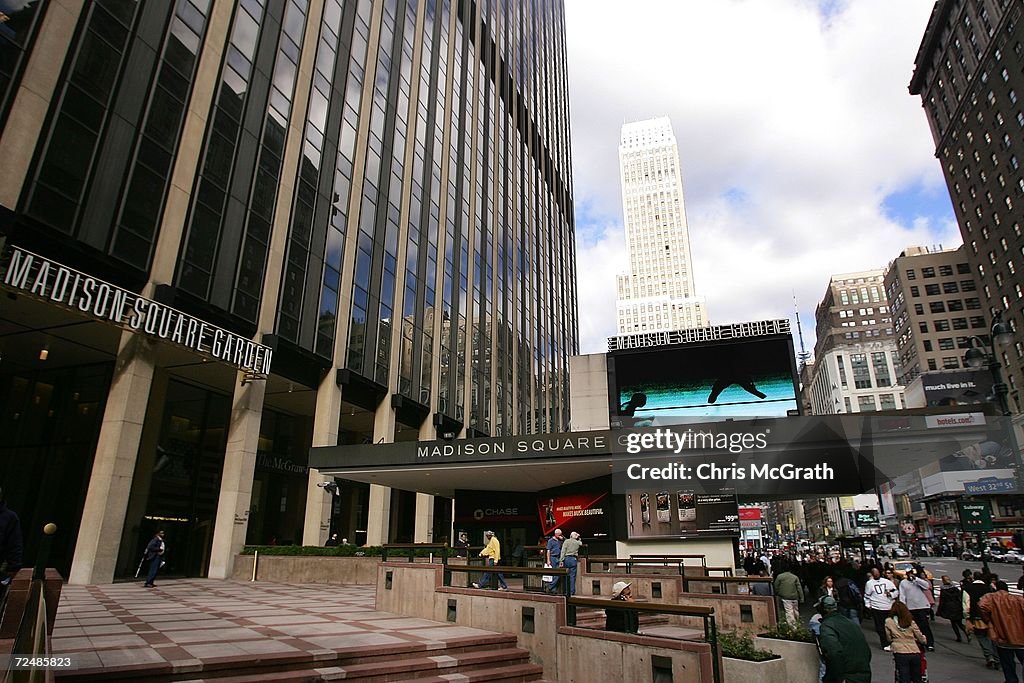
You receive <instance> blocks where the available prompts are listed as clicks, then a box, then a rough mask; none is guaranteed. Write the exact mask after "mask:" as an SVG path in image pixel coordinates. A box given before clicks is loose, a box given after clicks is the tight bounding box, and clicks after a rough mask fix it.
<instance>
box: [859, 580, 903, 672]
mask: <svg viewBox="0 0 1024 683" xmlns="http://www.w3.org/2000/svg"><path fill="white" fill-rule="evenodd" d="M895 600H896V585H895V584H894V583H893V582H892V581H890V580H889V579H886V578H882V575H881V572H879V571H878V568H877V567H876V568H874V569H872V570H871V579H870V580H869V581H868V582H867V583H866V584H865V585H864V607H866V608H867V609H868V610H869V611H870V612H871V618H872V619H873V620H874V622H875V633H877V634H878V640H879V643H880V645H881V647H882V649H883V650H885V651H886V652H891V651H892V649H891V648H890V647H889V637H888V636H887V635H886V634H885V620H886V619H887V618H888V617H889V610H891V609H892V603H893V602H894V601H895Z"/></svg>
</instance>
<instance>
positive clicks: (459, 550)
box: [455, 531, 469, 557]
mask: <svg viewBox="0 0 1024 683" xmlns="http://www.w3.org/2000/svg"><path fill="white" fill-rule="evenodd" d="M468 555H469V539H468V538H467V537H466V532H465V531H460V532H459V537H458V538H457V539H455V556H456V557H466V556H468Z"/></svg>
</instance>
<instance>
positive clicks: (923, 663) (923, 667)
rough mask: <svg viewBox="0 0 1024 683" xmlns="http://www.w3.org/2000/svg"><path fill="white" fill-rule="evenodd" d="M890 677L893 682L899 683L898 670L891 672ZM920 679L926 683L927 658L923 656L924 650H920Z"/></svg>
mask: <svg viewBox="0 0 1024 683" xmlns="http://www.w3.org/2000/svg"><path fill="white" fill-rule="evenodd" d="M892 678H893V681H895V683H900V672H899V671H895V672H893V675H892ZM921 681H922V683H928V659H927V658H926V657H925V656H924V650H922V651H921Z"/></svg>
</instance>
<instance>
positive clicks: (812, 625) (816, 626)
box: [807, 600, 825, 683]
mask: <svg viewBox="0 0 1024 683" xmlns="http://www.w3.org/2000/svg"><path fill="white" fill-rule="evenodd" d="M824 611H825V608H824V607H823V606H822V604H821V600H818V602H816V603H814V614H812V615H811V618H810V620H809V621H808V622H807V630H808V631H810V632H811V633H813V634H814V644H815V645H817V646H818V679H817V680H818V681H819V683H820V681H821V679H823V678H824V677H825V657H824V655H822V654H821V620H822V618H823V616H824V615H823V614H822V612H824Z"/></svg>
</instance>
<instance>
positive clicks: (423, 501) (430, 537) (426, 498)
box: [412, 417, 451, 543]
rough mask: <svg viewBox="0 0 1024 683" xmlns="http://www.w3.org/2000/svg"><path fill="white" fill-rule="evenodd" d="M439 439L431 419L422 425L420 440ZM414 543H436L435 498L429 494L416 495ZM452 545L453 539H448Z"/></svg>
mask: <svg viewBox="0 0 1024 683" xmlns="http://www.w3.org/2000/svg"><path fill="white" fill-rule="evenodd" d="M436 438H437V435H436V433H435V432H434V421H433V420H431V419H430V418H429V417H428V418H427V419H426V420H424V421H423V424H421V425H420V433H419V440H420V441H433V440H434V439H436ZM412 540H413V543H433V542H434V540H435V539H434V497H433V496H432V495H430V494H429V493H417V494H416V523H415V525H414V526H413V536H412ZM448 542H449V543H451V539H448Z"/></svg>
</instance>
